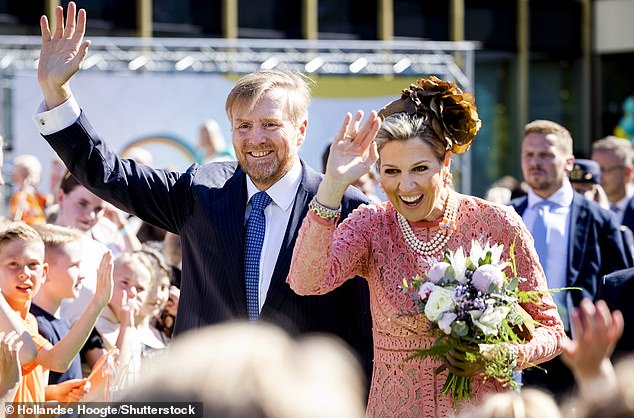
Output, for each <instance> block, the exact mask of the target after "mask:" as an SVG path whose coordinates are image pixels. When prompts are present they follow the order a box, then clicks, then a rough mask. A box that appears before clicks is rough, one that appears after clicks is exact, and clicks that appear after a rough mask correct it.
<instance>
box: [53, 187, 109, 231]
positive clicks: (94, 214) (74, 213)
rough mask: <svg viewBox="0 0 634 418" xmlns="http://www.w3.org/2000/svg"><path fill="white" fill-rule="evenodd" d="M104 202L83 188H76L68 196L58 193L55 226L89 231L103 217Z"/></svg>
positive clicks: (61, 192)
mask: <svg viewBox="0 0 634 418" xmlns="http://www.w3.org/2000/svg"><path fill="white" fill-rule="evenodd" d="M105 207H106V205H105V202H104V201H103V200H102V199H100V198H99V197H97V196H95V195H94V194H93V193H91V192H90V191H89V190H88V189H86V188H85V187H83V186H77V187H75V188H74V189H73V190H71V191H70V193H68V194H64V192H63V191H61V190H60V192H59V213H58V214H57V222H56V223H57V224H58V225H62V226H71V227H73V228H77V229H79V230H81V231H89V230H90V229H91V228H92V227H93V226H95V225H96V224H97V222H98V221H99V219H100V218H101V217H102V216H103V214H104V210H105Z"/></svg>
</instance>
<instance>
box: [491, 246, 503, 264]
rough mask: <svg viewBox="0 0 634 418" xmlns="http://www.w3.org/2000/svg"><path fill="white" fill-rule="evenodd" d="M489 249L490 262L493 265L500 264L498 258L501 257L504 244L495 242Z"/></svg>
mask: <svg viewBox="0 0 634 418" xmlns="http://www.w3.org/2000/svg"><path fill="white" fill-rule="evenodd" d="M488 246H489V243H487V247H488ZM489 251H491V264H494V265H496V266H497V265H499V264H500V258H501V257H502V251H504V245H502V244H495V245H494V246H493V247H490V248H489Z"/></svg>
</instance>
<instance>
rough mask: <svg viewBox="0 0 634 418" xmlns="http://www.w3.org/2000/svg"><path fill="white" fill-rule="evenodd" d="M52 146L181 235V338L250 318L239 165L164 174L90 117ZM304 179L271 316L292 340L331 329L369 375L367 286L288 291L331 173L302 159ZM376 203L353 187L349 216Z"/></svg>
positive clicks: (105, 192) (84, 178) (95, 184)
mask: <svg viewBox="0 0 634 418" xmlns="http://www.w3.org/2000/svg"><path fill="white" fill-rule="evenodd" d="M45 139H46V140H47V141H48V142H49V144H50V145H51V146H52V147H53V149H54V150H55V151H56V152H57V154H58V155H59V156H60V158H61V159H62V160H63V161H64V163H65V164H66V166H67V167H68V169H69V170H70V171H71V172H72V173H73V174H74V175H75V176H76V177H77V178H78V180H79V181H80V182H81V183H82V184H84V185H85V186H86V187H87V188H88V189H90V190H91V191H92V192H93V193H95V194H96V195H98V196H100V197H101V198H103V199H104V200H106V201H108V202H111V203H113V204H114V205H115V206H117V207H119V208H120V209H122V210H125V211H127V212H130V213H132V214H134V215H136V216H138V217H139V218H140V219H143V220H144V221H146V222H148V223H150V224H152V225H156V226H158V227H161V228H163V229H166V230H168V231H171V232H173V233H177V234H179V235H180V237H181V245H182V255H183V269H182V283H181V295H180V302H179V308H178V317H177V318H176V330H175V332H176V333H183V332H184V331H187V330H191V329H195V328H199V327H202V326H205V325H212V324H217V323H219V322H224V321H229V320H234V319H246V318H247V308H246V290H245V283H244V260H243V248H244V225H245V219H244V217H245V208H246V203H247V202H246V200H247V189H246V175H245V173H244V172H243V171H242V169H241V168H240V167H238V166H237V164H236V163H235V162H228V163H211V164H205V165H202V166H198V165H196V164H194V165H193V166H191V167H190V168H189V169H188V170H187V171H186V172H183V173H176V172H167V171H164V170H155V169H152V168H150V167H147V166H143V165H140V164H137V163H135V162H134V161H132V160H125V159H120V158H119V157H118V156H117V155H116V154H115V153H114V152H112V151H110V150H109V149H108V148H107V146H106V144H105V143H104V142H103V141H102V140H101V138H100V137H99V136H98V135H97V134H96V133H95V131H94V130H93V128H92V126H91V125H90V124H89V123H88V120H87V119H86V117H85V115H84V114H83V113H82V114H81V116H80V117H79V119H78V120H77V122H75V123H74V124H73V125H71V126H69V127H68V128H66V129H64V130H62V131H60V132H58V133H55V134H53V135H50V136H45ZM302 171H303V172H302V180H301V184H300V186H299V190H298V192H297V195H296V197H295V203H294V206H293V209H292V213H291V217H290V220H289V223H288V226H287V228H286V233H285V236H284V241H283V244H282V247H281V249H280V253H279V256H278V259H277V260H276V261H275V260H271V262H275V270H274V272H273V277H272V279H271V285H270V288H269V291H268V294H267V297H266V301H265V303H264V306H263V308H262V312H261V319H263V320H265V321H269V322H272V323H274V324H277V325H280V326H281V327H283V328H284V329H286V330H287V331H289V332H291V333H293V334H294V333H306V332H326V333H333V334H336V335H338V336H340V337H341V338H343V339H344V340H346V341H347V342H348V343H349V344H350V345H351V346H352V347H353V348H354V349H355V350H356V352H357V353H358V355H359V357H360V360H361V361H362V363H363V366H364V367H365V370H366V373H367V377H368V378H369V377H370V374H371V370H372V350H373V347H372V334H371V316H370V307H369V292H368V288H367V283H366V282H365V281H363V280H362V279H359V278H357V279H354V280H350V281H349V283H346V284H345V285H344V286H342V287H341V288H340V289H337V290H335V291H334V292H332V293H330V294H328V295H324V296H298V295H297V294H295V293H294V292H293V291H292V290H291V289H290V287H288V285H287V284H286V276H287V274H288V270H289V267H290V262H291V256H292V253H293V246H294V244H295V240H296V238H297V232H298V230H299V227H300V226H301V223H302V220H303V218H304V216H305V215H306V212H307V205H308V202H309V201H310V200H311V199H312V197H313V196H314V195H315V193H316V191H317V187H318V185H319V183H320V182H321V179H322V176H321V175H320V174H318V173H317V172H315V171H314V170H312V169H311V168H310V167H308V166H307V165H306V164H305V163H303V162H302ZM365 202H367V198H366V197H365V196H364V195H363V194H362V193H361V192H359V191H358V190H356V189H354V188H349V189H348V190H347V191H346V194H345V196H344V198H343V201H342V204H341V205H342V219H343V218H345V217H346V216H347V215H348V213H350V212H351V211H352V210H353V209H354V208H356V207H357V206H358V205H359V204H361V203H365Z"/></svg>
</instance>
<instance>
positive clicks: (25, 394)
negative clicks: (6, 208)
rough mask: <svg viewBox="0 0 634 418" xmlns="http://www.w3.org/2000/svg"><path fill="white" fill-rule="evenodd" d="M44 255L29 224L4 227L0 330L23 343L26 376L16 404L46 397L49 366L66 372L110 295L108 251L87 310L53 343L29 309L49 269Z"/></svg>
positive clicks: (1, 233)
mask: <svg viewBox="0 0 634 418" xmlns="http://www.w3.org/2000/svg"><path fill="white" fill-rule="evenodd" d="M44 253H45V250H44V243H43V241H42V238H41V237H40V236H39V235H38V233H37V232H35V230H34V229H33V228H31V227H30V226H28V225H26V224H25V223H22V222H12V223H8V224H6V225H3V226H2V227H1V228H0V288H1V289H2V296H3V297H2V298H0V331H5V332H10V331H12V330H15V331H16V332H17V333H18V334H19V335H20V339H21V340H22V341H23V342H24V343H25V346H24V347H23V348H22V349H21V350H20V361H21V362H22V379H21V382H20V385H19V386H18V389H17V393H16V395H15V397H14V402H43V401H44V400H45V387H46V381H47V379H48V376H47V369H48V370H54V371H58V372H64V371H66V370H67V369H68V368H69V366H70V364H71V362H72V361H73V358H74V357H75V356H76V355H77V353H78V352H79V350H80V349H81V347H82V346H83V344H84V343H85V342H86V339H87V337H88V335H89V334H90V331H91V329H92V328H93V326H94V325H95V322H96V320H97V317H99V315H100V314H101V312H102V311H103V309H104V307H105V306H106V305H107V304H108V302H109V301H110V297H111V295H112V288H113V284H112V255H111V254H110V253H107V254H106V255H105V256H104V257H103V259H102V261H101V264H100V266H99V273H98V280H97V292H96V293H95V296H94V297H93V299H92V300H91V302H90V304H89V305H88V308H87V309H86V311H85V312H84V314H83V315H82V316H81V318H80V319H79V320H78V321H77V323H76V324H75V325H74V326H73V327H72V328H71V330H70V331H69V332H68V334H67V335H66V336H65V337H64V338H62V339H61V341H59V342H58V343H57V344H55V345H52V344H51V343H49V342H48V341H47V340H46V339H45V338H44V337H42V336H41V335H40V334H39V332H38V326H37V321H36V319H35V317H34V316H33V315H32V314H31V313H29V309H30V307H31V302H32V299H33V297H34V296H35V295H36V294H37V292H38V291H39V290H40V287H41V286H42V283H43V282H44V280H45V279H46V276H47V273H48V265H47V264H46V263H45V261H44ZM72 389H74V388H70V389H69V391H72Z"/></svg>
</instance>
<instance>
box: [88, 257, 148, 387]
mask: <svg viewBox="0 0 634 418" xmlns="http://www.w3.org/2000/svg"><path fill="white" fill-rule="evenodd" d="M151 271H152V267H151V264H150V262H149V261H148V259H147V256H145V255H144V254H142V253H139V252H137V253H122V254H119V255H118V256H117V257H116V259H115V262H114V290H113V293H112V299H111V301H110V303H109V304H108V307H107V308H106V309H104V311H103V315H102V316H101V317H100V318H99V319H98V320H97V323H96V325H95V330H93V332H92V334H91V335H90V338H89V339H88V341H87V342H86V345H85V346H84V348H83V349H82V357H83V361H85V362H86V364H87V365H88V366H89V367H90V368H92V367H93V366H94V365H95V364H96V363H97V360H99V358H101V357H102V356H103V355H105V354H107V352H108V351H109V350H111V349H113V348H118V349H119V361H118V363H119V365H118V368H117V371H116V373H115V376H114V384H115V385H116V386H117V389H119V388H122V387H125V386H127V385H129V384H131V383H134V381H135V380H136V379H137V377H138V374H139V371H140V367H141V351H142V344H141V341H140V339H139V336H138V333H137V330H136V322H135V318H136V316H137V314H138V313H139V310H140V309H141V306H142V305H143V303H144V302H145V300H146V299H147V294H148V290H149V289H150V287H151V283H152V273H151Z"/></svg>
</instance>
